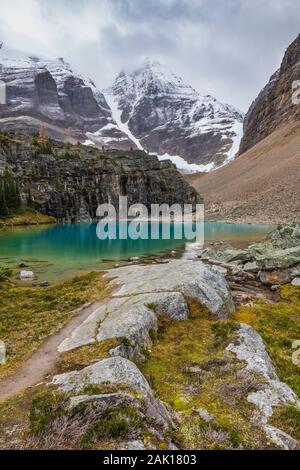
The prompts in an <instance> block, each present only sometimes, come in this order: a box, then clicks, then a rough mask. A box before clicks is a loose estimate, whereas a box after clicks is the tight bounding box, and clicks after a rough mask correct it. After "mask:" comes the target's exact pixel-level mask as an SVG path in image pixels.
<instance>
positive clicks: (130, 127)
mask: <svg viewBox="0 0 300 470" xmlns="http://www.w3.org/2000/svg"><path fill="white" fill-rule="evenodd" d="M104 95H105V96H106V100H107V101H108V103H109V105H110V107H111V109H112V110H113V117H114V119H115V120H116V122H118V123H119V126H120V125H122V126H123V129H122V130H123V131H124V132H126V131H127V134H128V135H130V136H131V139H132V138H133V139H135V141H136V143H137V145H138V146H139V147H140V148H145V149H148V150H149V151H150V152H153V153H157V154H158V156H160V157H161V158H171V159H173V161H174V162H175V163H176V164H178V162H179V161H180V162H181V168H182V169H185V170H192V171H210V170H211V169H213V168H216V167H218V166H220V165H222V164H224V163H226V162H227V161H229V160H231V159H233V158H234V156H235V154H236V153H237V152H238V147H239V142H240V139H241V136H242V121H243V114H242V113H241V112H240V111H238V110H237V109H235V108H234V107H232V106H230V105H227V104H223V103H221V102H219V101H218V100H216V99H215V98H214V97H212V96H210V95H200V94H199V93H198V92H197V91H196V90H195V89H194V88H193V87H192V86H190V85H189V84H186V83H185V82H184V81H183V80H182V79H181V78H180V77H178V76H177V75H175V74H174V73H173V72H171V71H170V70H168V69H167V68H166V67H164V66H163V65H161V64H160V63H159V62H157V61H153V60H151V59H147V60H146V61H145V62H144V63H143V64H142V65H141V67H138V68H137V69H136V70H134V71H132V72H126V71H124V70H123V71H122V72H121V73H120V74H119V75H118V76H117V78H116V80H115V82H114V84H113V86H112V87H111V88H109V89H107V90H105V91H104ZM182 162H185V163H184V164H183V163H182ZM190 165H192V167H191V166H190Z"/></svg>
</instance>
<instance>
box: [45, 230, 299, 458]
mask: <svg viewBox="0 0 300 470" xmlns="http://www.w3.org/2000/svg"><path fill="white" fill-rule="evenodd" d="M299 235H300V232H299V226H297V227H293V228H282V229H280V230H277V231H276V232H274V233H273V235H272V238H271V241H266V242H265V243H262V244H256V245H251V246H250V247H249V248H248V249H246V250H234V249H230V248H229V247H224V248H223V249H222V250H220V251H219V252H212V251H211V250H210V251H208V250H206V251H205V252H203V253H202V254H200V257H201V258H202V260H199V259H194V260H187V259H182V260H170V261H169V263H167V264H166V263H163V264H155V265H144V266H143V265H136V266H125V267H122V268H117V269H113V270H111V271H109V272H108V273H107V275H106V276H107V277H108V279H111V281H110V285H111V289H112V295H111V298H110V299H108V300H107V301H106V302H105V303H104V304H103V305H102V306H100V308H98V309H97V310H96V311H95V312H93V313H92V314H91V315H90V317H88V318H87V319H86V320H85V321H84V322H83V324H81V325H80V326H79V327H78V328H77V329H76V330H75V331H74V332H73V334H72V335H71V336H70V337H69V338H67V339H66V340H65V341H64V342H63V343H62V344H61V345H60V347H59V351H60V352H61V353H62V354H68V353H70V351H75V353H76V350H80V349H79V348H82V347H87V345H95V344H96V343H100V344H103V342H105V341H114V342H115V344H114V347H112V348H111V349H108V351H107V357H105V358H103V359H102V360H100V361H96V362H94V363H92V364H91V365H89V366H87V367H84V368H81V369H79V370H70V371H67V372H64V373H63V374H58V375H56V376H54V378H53V379H52V381H51V387H53V386H55V388H56V389H57V390H58V393H64V394H65V397H67V398H65V400H66V401H65V406H66V409H67V410H68V411H67V416H68V418H67V420H68V419H69V420H71V417H72V419H74V414H75V415H76V413H77V412H78V410H80V412H81V413H83V414H84V415H85V414H86V415H87V416H90V415H91V413H92V410H93V413H96V415H97V417H98V418H99V416H102V417H103V416H106V414H105V413H107V410H110V412H112V410H114V409H119V407H120V406H121V407H123V409H124V410H126V409H127V410H128V407H130V409H131V407H132V406H133V407H134V409H135V410H136V411H137V413H139V415H140V418H141V421H140V422H141V423H144V424H143V425H142V424H140V425H139V426H138V427H137V428H135V429H130V430H129V431H128V436H127V440H126V439H121V441H120V439H116V440H114V439H113V440H112V441H111V440H110V445H112V442H113V446H114V448H126V449H128V448H139V449H142V448H160V447H159V446H164V448H178V442H177V441H176V439H175V440H174V439H173V438H172V433H173V432H174V429H176V428H177V427H178V426H179V423H180V422H181V421H182V420H184V418H183V416H181V415H180V413H178V412H176V411H175V410H174V408H173V409H172V406H170V404H167V403H163V402H162V401H161V399H160V397H159V395H157V391H155V390H153V389H152V388H151V386H150V385H149V382H148V380H147V379H146V377H145V376H144V375H143V374H142V372H141V369H140V366H139V364H141V365H142V364H143V363H147V361H148V358H149V354H150V356H151V349H152V348H153V345H154V344H155V342H156V341H157V339H155V338H157V334H158V331H159V329H160V324H161V319H166V318H167V320H168V321H171V322H172V323H174V322H178V325H179V324H180V323H181V322H183V323H184V322H186V321H188V319H189V318H191V316H192V315H193V314H192V311H191V302H195V303H197V304H198V305H201V306H202V308H204V311H206V312H207V315H208V318H209V320H208V322H213V323H214V325H215V324H217V325H219V326H217V328H222V324H223V325H224V324H227V322H228V318H230V317H231V316H232V315H233V314H234V311H235V304H234V302H233V297H232V293H231V290H230V287H229V284H231V285H232V282H233V281H235V282H238V281H240V282H241V281H242V282H247V281H252V287H253V286H254V284H253V283H256V282H260V283H262V284H263V289H264V288H265V286H266V285H268V286H271V290H270V288H269V290H270V292H271V293H274V291H275V290H276V289H277V287H276V289H274V287H273V280H272V282H271V280H268V281H265V278H264V276H263V273H269V276H271V277H272V276H275V277H276V276H277V277H276V279H279V277H280V276H279V275H278V274H276V275H275V274H274V271H273V270H274V269H275V268H276V269H278V268H279V267H280V268H282V269H283V270H287V269H289V274H290V277H289V279H287V278H286V282H290V281H291V277H293V276H294V274H297V273H298V271H297V269H299V265H300V259H298V258H297V256H299V255H300V252H299V240H300V237H299ZM271 253H272V255H271ZM203 260H205V261H206V262H209V263H210V264H205V263H204V262H203ZM255 263H256V264H255ZM297 263H298V267H297ZM212 264H214V265H212ZM295 266H296V267H295ZM276 272H277V271H276ZM280 272H281V273H283V272H285V271H280ZM226 277H227V280H228V281H227V280H226ZM295 278H296V277H294V279H295ZM296 279H297V278H296ZM282 280H283V278H282ZM228 282H229V284H228ZM280 283H282V282H280ZM280 283H278V284H280ZM260 293H261V290H260ZM235 294H236V293H235ZM256 294H257V292H255V289H254V291H253V292H252V299H253V298H257V296H256ZM234 297H235V301H236V304H238V303H243V302H246V301H249V298H250V297H251V295H250V297H249V292H248V297H247V298H245V297H242V298H241V297H240V298H237V297H236V295H234ZM215 327H216V326H215ZM223 346H224V347H223V348H221V349H219V353H218V364H219V367H218V369H219V371H220V370H222V368H223V367H224V366H225V365H226V368H227V374H228V375H230V374H231V373H233V371H234V376H235V380H236V381H237V382H236V385H235V387H240V388H241V390H240V393H241V394H242V395H243V397H244V398H245V403H248V405H246V404H245V405H243V406H245V410H244V412H245V413H247V414H248V419H249V420H250V423H251V426H254V427H256V429H257V430H258V431H259V433H261V434H262V435H265V438H266V440H267V441H268V442H269V444H268V445H270V443H272V446H274V447H275V448H283V449H299V442H297V440H296V439H294V438H293V437H292V436H290V435H288V434H287V433H286V432H284V431H283V430H282V429H280V428H278V427H276V426H274V425H273V424H271V422H270V418H271V417H272V415H273V409H276V408H278V407H279V406H280V407H286V408H288V407H290V406H293V407H295V408H297V409H298V410H300V401H299V398H298V397H297V395H296V394H295V393H294V392H293V391H292V390H291V388H290V387H289V386H288V385H287V384H286V383H284V382H282V381H281V380H280V379H279V377H278V375H277V372H276V370H275V368H274V365H273V364H272V360H271V359H270V356H269V355H268V352H267V350H266V346H265V343H264V341H263V339H262V338H261V336H260V335H259V334H258V333H257V332H256V331H255V330H254V329H253V328H252V327H251V326H249V325H247V324H244V323H236V324H235V327H234V329H233V331H231V333H230V335H229V336H228V338H227V341H226V343H225V344H224V345H223ZM202 368H203V365H201V361H200V360H199V364H198V365H197V364H196V363H195V364H194V365H193V366H192V367H191V370H193V374H195V373H196V374H198V373H199V374H200V373H201V374H203V373H204V371H205V369H203V370H202ZM142 369H143V366H142ZM218 369H216V370H214V369H212V370H211V371H210V374H213V375H215V374H216V376H217V375H218V374H219V373H220V372H218ZM216 376H215V379H216ZM225 377H226V376H225ZM153 380H154V381H155V378H154V379H153ZM154 383H155V382H154ZM222 386H223V387H232V386H233V385H231V384H230V383H227V379H226V378H225V379H224V381H223V385H222ZM87 390H92V391H93V393H86V391H87ZM108 390H109V393H108ZM96 392H97V393H96ZM249 405H251V409H250V411H249V410H248V409H247V407H248V406H249ZM124 413H125V414H126V411H124ZM208 417H209V418H208ZM98 418H97V419H98ZM124 419H125V421H127V422H130V417H128V416H127V418H124ZM197 419H199V422H200V423H207V422H210V421H213V422H214V423H216V421H217V418H216V417H215V416H213V414H212V413H211V410H207V409H204V408H203V407H202V408H201V409H200V411H199V412H198V418H197ZM145 423H146V428H147V439H146V438H145V432H146V431H145V426H144V425H145ZM215 427H216V430H215V431H214V430H213V429H214V428H211V427H209V428H208V429H209V431H208V430H206V432H210V433H211V434H212V435H215V434H214V433H216V434H217V433H219V434H220V433H221V428H220V429H219V428H218V425H217V424H215ZM217 429H218V431H217ZM220 435H221V434H220ZM220 435H219V437H218V438H217V437H216V436H215V438H216V439H221V437H220ZM223 438H224V439H225V437H224V436H223V437H222V439H223ZM226 438H227V437H226ZM225 440H226V439H225ZM158 442H159V443H160V444H159V445H158V444H157V443H158ZM155 443H156V444H155ZM103 445H104V446H105V445H108V444H107V443H106V444H105V443H103ZM216 445H217V444H216ZM265 445H266V444H265ZM242 447H243V446H242Z"/></svg>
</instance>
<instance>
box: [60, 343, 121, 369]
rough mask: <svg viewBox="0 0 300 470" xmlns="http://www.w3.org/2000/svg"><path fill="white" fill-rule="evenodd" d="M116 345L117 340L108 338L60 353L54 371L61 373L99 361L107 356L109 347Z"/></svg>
mask: <svg viewBox="0 0 300 470" xmlns="http://www.w3.org/2000/svg"><path fill="white" fill-rule="evenodd" d="M118 345H119V342H118V340H116V339H108V340H104V341H101V342H100V343H98V342H96V343H94V344H90V345H87V346H82V347H81V348H77V349H73V350H71V351H67V352H65V353H62V354H61V356H60V358H59V361H58V363H57V364H56V373H58V374H61V373H64V372H67V371H70V370H79V369H83V368H84V367H87V366H89V365H91V364H92V363H93V362H96V361H101V359H104V358H106V357H109V351H110V349H113V348H116V347H117V346H118Z"/></svg>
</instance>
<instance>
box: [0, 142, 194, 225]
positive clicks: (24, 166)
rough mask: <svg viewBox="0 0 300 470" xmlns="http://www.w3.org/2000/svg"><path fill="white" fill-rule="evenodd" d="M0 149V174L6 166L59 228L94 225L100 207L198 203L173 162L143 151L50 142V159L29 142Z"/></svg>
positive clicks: (38, 206) (16, 143) (2, 145)
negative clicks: (84, 222) (125, 203)
mask: <svg viewBox="0 0 300 470" xmlns="http://www.w3.org/2000/svg"><path fill="white" fill-rule="evenodd" d="M10 139H11V140H10V141H9V143H7V142H6V143H5V144H3V143H0V171H1V168H2V170H3V169H4V168H5V167H6V166H8V165H9V166H10V167H11V169H12V170H13V173H14V175H15V177H16V178H17V180H18V182H19V186H20V188H21V192H22V196H23V199H26V197H27V195H28V194H29V193H31V196H32V198H33V200H34V206H35V208H36V209H38V210H39V211H40V212H42V213H44V214H47V215H51V216H54V217H55V218H56V219H57V220H58V221H60V222H76V221H82V220H93V219H95V217H96V211H97V207H98V205H99V204H102V203H112V204H114V205H115V206H116V207H117V206H118V201H119V196H120V195H122V196H128V204H134V203H142V204H145V205H146V206H147V207H148V208H149V209H150V206H151V204H154V203H159V204H162V203H167V204H173V203H180V204H183V203H193V204H195V203H197V202H200V196H199V195H198V193H197V192H196V191H195V190H194V189H193V188H192V187H191V186H189V184H188V183H186V182H185V180H184V179H183V177H182V176H181V175H180V173H178V171H177V170H176V168H175V166H174V165H173V164H172V163H171V162H159V160H158V159H157V157H155V156H151V155H147V154H146V153H144V152H141V151H130V152H124V151H117V150H116V151H105V152H101V151H100V150H97V149H95V148H92V147H85V146H83V145H77V146H71V145H67V146H66V145H63V144H61V143H54V142H52V154H47V155H45V154H43V153H41V152H39V150H38V149H36V148H34V147H33V146H32V144H31V141H29V139H28V138H25V137H24V138H22V139H21V140H16V139H15V138H12V137H11V138H10Z"/></svg>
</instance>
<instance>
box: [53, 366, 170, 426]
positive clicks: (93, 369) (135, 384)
mask: <svg viewBox="0 0 300 470" xmlns="http://www.w3.org/2000/svg"><path fill="white" fill-rule="evenodd" d="M51 383H52V385H56V386H57V387H58V390H59V391H63V392H66V393H68V394H70V395H71V397H70V400H69V409H75V408H76V407H77V406H78V405H82V404H85V405H88V404H89V403H95V402H97V403H99V402H101V403H104V404H108V405H110V406H118V404H119V405H120V403H122V402H126V403H127V404H128V402H132V401H133V400H136V401H137V405H136V406H137V407H138V406H140V404H141V403H142V404H143V405H144V407H145V416H146V417H147V418H149V419H151V420H153V421H154V422H156V423H157V424H158V425H159V426H161V427H162V428H163V429H168V428H169V427H170V426H171V425H172V418H171V416H170V414H169V412H168V411H167V409H166V408H165V406H164V405H163V404H162V403H161V402H160V401H159V400H157V399H156V398H155V397H154V396H153V393H152V390H151V388H150V386H149V384H148V382H147V380H146V379H145V377H144V376H143V374H142V373H141V371H140V370H139V369H138V368H137V366H136V365H135V364H134V363H133V362H131V361H129V360H127V359H124V358H123V357H113V358H109V359H103V360H102V361H99V362H97V363H95V364H92V365H90V366H88V367H85V368H84V369H82V370H79V371H72V372H67V373H65V374H61V375H56V376H55V377H54V378H53V380H52V382H51ZM89 385H96V386H99V387H101V385H102V386H103V385H105V386H112V387H114V388H115V390H116V392H115V393H109V394H101V393H99V394H95V395H92V396H87V395H83V394H82V391H83V390H84V389H85V387H87V386H89ZM120 406H121V405H120Z"/></svg>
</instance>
